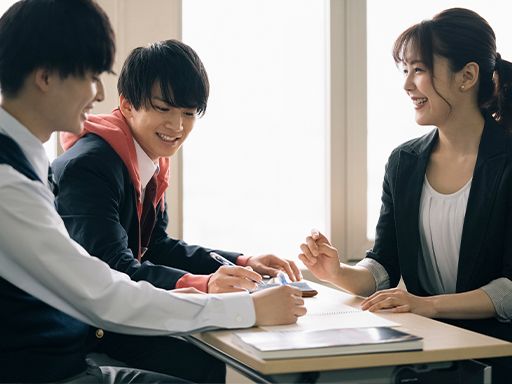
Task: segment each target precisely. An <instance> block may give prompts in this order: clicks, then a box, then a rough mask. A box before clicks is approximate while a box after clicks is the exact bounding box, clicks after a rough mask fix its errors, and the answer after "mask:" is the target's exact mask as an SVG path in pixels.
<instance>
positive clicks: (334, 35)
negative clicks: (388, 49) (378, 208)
mask: <svg viewBox="0 0 512 384" xmlns="http://www.w3.org/2000/svg"><path fill="white" fill-rule="evenodd" d="M330 21H331V28H330V30H331V44H330V47H331V70H330V74H331V81H330V84H331V97H330V118H331V121H330V127H331V135H330V151H331V153H330V164H331V169H330V206H331V209H330V214H331V218H330V223H331V239H332V243H333V244H334V245H335V246H336V247H337V248H338V250H339V251H340V255H341V259H342V261H353V260H360V259H362V258H363V257H364V256H365V251H366V250H367V249H369V248H371V247H372V241H371V240H369V239H368V238H367V235H366V233H367V230H366V227H367V216H366V213H367V180H366V178H367V160H366V159H367V157H366V147H367V144H366V140H367V128H366V127H367V118H366V116H367V107H366V103H367V92H366V86H367V80H366V78H367V70H366V1H365V0H331V16H330Z"/></svg>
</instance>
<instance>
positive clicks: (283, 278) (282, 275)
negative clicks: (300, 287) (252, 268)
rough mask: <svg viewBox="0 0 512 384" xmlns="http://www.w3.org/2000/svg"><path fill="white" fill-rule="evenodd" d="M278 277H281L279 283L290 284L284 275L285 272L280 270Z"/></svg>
mask: <svg viewBox="0 0 512 384" xmlns="http://www.w3.org/2000/svg"><path fill="white" fill-rule="evenodd" d="M277 278H278V279H279V284H281V285H288V281H287V280H286V276H285V275H284V272H279V273H278V274H277Z"/></svg>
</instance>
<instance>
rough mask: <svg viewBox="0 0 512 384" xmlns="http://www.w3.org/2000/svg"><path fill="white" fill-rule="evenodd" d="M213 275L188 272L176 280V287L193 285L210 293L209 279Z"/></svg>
mask: <svg viewBox="0 0 512 384" xmlns="http://www.w3.org/2000/svg"><path fill="white" fill-rule="evenodd" d="M211 276H212V275H193V274H191V273H187V274H186V275H183V276H181V277H180V279H179V280H178V281H177V282H176V286H175V288H176V289H178V288H188V287H193V288H195V289H198V290H199V291H201V292H205V293H208V281H209V280H210V277H211Z"/></svg>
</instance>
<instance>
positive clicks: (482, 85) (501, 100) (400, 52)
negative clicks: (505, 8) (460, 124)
mask: <svg viewBox="0 0 512 384" xmlns="http://www.w3.org/2000/svg"><path fill="white" fill-rule="evenodd" d="M408 50H412V51H413V52H416V53H417V54H418V55H419V59H420V60H421V61H422V62H423V64H424V65H425V66H426V67H427V68H428V69H429V70H430V72H431V73H433V67H434V55H439V56H442V57H444V58H446V59H448V61H449V63H450V67H451V70H452V71H454V72H457V71H460V70H461V69H462V68H464V66H465V65H466V64H468V63H470V62H475V63H477V64H478V66H479V69H480V70H479V72H480V73H479V88H478V105H479V107H480V109H481V111H482V113H484V114H490V115H491V116H492V117H494V119H495V120H496V121H497V122H498V123H500V124H502V125H503V126H505V127H507V128H509V129H512V63H510V62H508V61H506V60H503V59H502V58H501V56H500V54H499V53H497V52H496V36H495V34H494V31H493V30H492V28H491V26H490V25H489V23H487V21H486V20H485V19H484V18H482V17H481V16H480V15H478V14H477V13H476V12H473V11H471V10H469V9H464V8H451V9H447V10H445V11H442V12H441V13H439V14H437V15H436V16H434V17H433V18H432V20H425V21H422V22H421V23H418V24H415V25H413V26H412V27H410V28H408V29H407V30H405V31H404V32H402V34H401V35H400V36H399V37H398V38H397V39H396V41H395V44H394V47H393V58H394V60H395V62H396V63H397V64H398V63H403V62H405V61H406V59H405V57H404V56H405V55H406V53H407V51H408Z"/></svg>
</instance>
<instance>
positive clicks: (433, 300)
mask: <svg viewBox="0 0 512 384" xmlns="http://www.w3.org/2000/svg"><path fill="white" fill-rule="evenodd" d="M425 301H426V302H427V303H428V304H429V306H430V307H431V308H432V316H430V317H433V318H439V319H485V318H490V317H494V316H495V315H496V311H495V309H494V305H493V303H492V300H491V298H490V297H489V295H487V293H485V291H484V290H483V289H480V288H479V289H475V290H473V291H469V292H463V293H454V294H447V295H436V296H430V297H426V298H425Z"/></svg>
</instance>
